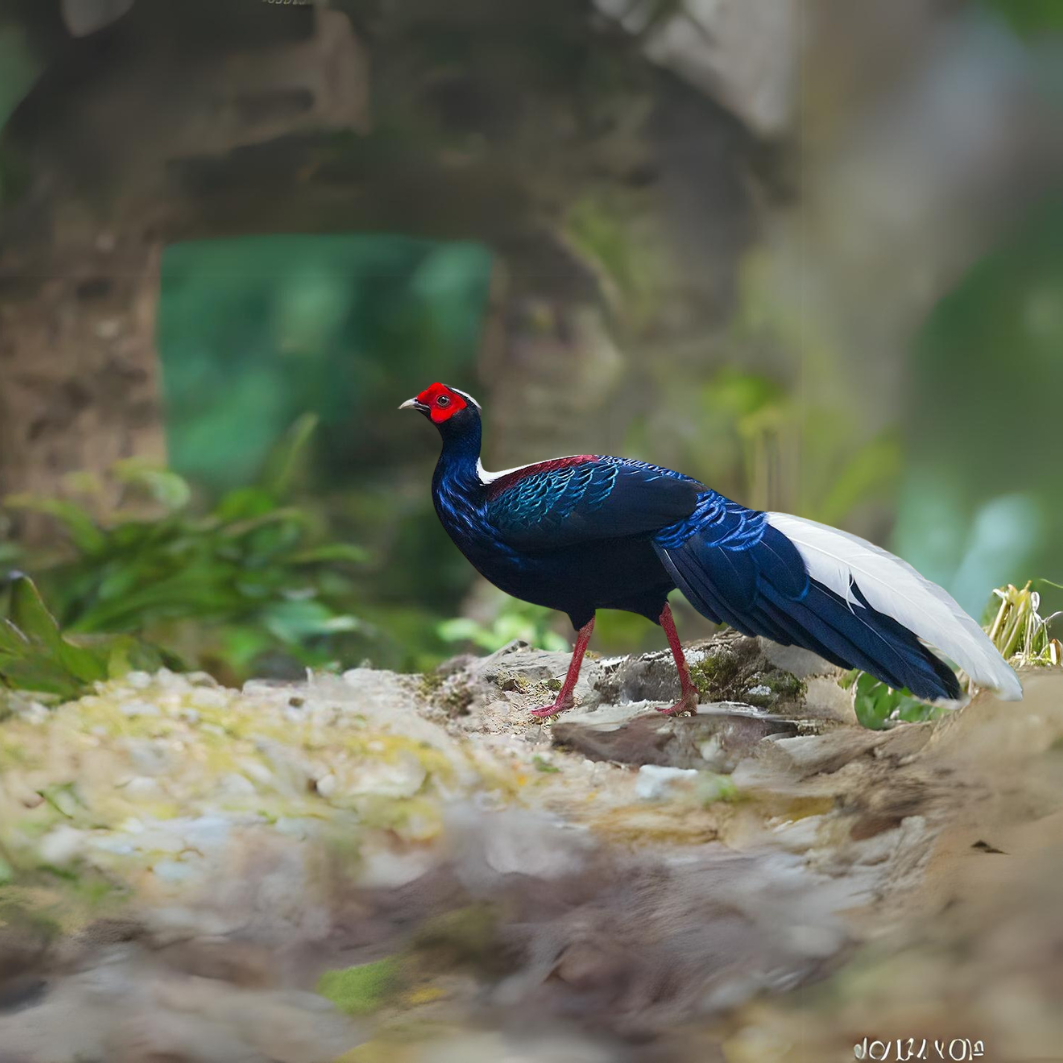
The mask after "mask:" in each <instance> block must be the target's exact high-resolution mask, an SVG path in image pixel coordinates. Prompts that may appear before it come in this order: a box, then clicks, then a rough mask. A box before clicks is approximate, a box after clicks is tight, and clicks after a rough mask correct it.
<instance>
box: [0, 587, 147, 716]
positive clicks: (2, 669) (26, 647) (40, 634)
mask: <svg viewBox="0 0 1063 1063" xmlns="http://www.w3.org/2000/svg"><path fill="white" fill-rule="evenodd" d="M163 663H164V656H163V655H162V654H160V653H159V652H158V651H157V650H154V649H153V648H151V647H149V646H147V645H145V644H144V643H142V642H140V641H139V640H137V639H135V638H133V637H132V636H130V635H102V636H100V635H98V636H84V635H83V636H80V637H71V636H67V635H64V634H63V633H62V632H61V631H60V629H59V625H58V623H56V620H55V618H54V617H53V616H52V614H51V613H50V612H49V611H48V609H47V607H46V606H45V604H44V602H43V601H42V599H41V596H40V593H39V592H38V590H37V588H36V587H35V586H34V584H33V581H32V580H30V579H29V578H28V577H26V576H23V575H21V574H16V575H15V576H14V577H13V578H12V579H11V580H10V581H9V584H8V586H7V587H6V588H5V590H4V592H3V595H2V596H0V686H3V687H6V688H7V689H9V690H19V691H25V692H28V693H31V694H33V695H34V696H37V697H44V698H49V697H51V698H55V699H58V700H68V699H70V698H76V697H79V696H80V695H81V694H83V693H85V692H86V691H87V690H89V689H90V688H91V687H92V684H93V683H95V682H97V681H99V680H101V679H108V678H112V677H115V676H119V675H123V674H125V673H126V672H128V671H130V670H131V669H146V670H154V669H157V668H160V667H162V665H163Z"/></svg>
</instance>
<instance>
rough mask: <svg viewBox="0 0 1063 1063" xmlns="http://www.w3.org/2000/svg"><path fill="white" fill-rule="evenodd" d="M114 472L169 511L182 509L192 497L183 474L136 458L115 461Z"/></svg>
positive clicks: (124, 481)
mask: <svg viewBox="0 0 1063 1063" xmlns="http://www.w3.org/2000/svg"><path fill="white" fill-rule="evenodd" d="M114 473H115V476H117V477H118V479H119V480H121V481H122V482H123V483H126V484H129V485H130V486H131V487H139V488H141V489H142V490H144V491H146V492H147V493H148V494H149V495H150V496H151V497H152V498H154V499H155V501H156V502H158V503H159V505H161V506H163V507H165V508H166V509H167V510H169V511H171V512H172V511H174V510H178V509H183V508H184V507H185V506H187V505H188V503H189V501H190V500H191V498H192V489H191V488H190V487H189V485H188V481H187V480H186V479H185V478H184V477H183V476H178V475H177V473H175V472H171V471H170V470H169V469H165V468H160V467H159V466H157V465H151V464H148V463H146V462H144V461H141V460H140V459H138V458H128V459H126V460H125V461H119V462H117V463H116V464H115V466H114Z"/></svg>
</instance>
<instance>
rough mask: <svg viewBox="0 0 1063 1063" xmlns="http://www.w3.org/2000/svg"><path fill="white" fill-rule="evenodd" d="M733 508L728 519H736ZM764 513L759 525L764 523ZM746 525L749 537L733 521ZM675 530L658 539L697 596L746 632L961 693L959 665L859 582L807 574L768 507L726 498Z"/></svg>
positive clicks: (662, 553) (930, 693)
mask: <svg viewBox="0 0 1063 1063" xmlns="http://www.w3.org/2000/svg"><path fill="white" fill-rule="evenodd" d="M728 518H730V520H729V519H728ZM757 518H760V519H761V529H760V531H761V534H760V535H759V536H757V535H752V534H750V531H756V530H757V529H756V523H757ZM739 523H740V525H741V530H742V532H743V536H742V538H741V545H740V546H738V547H737V548H736V547H733V546H729V545H724V543H734V542H736V541H738V539H737V537H736V535H735V533H734V525H736V524H739ZM693 524H694V522H693V521H691V522H688V525H687V528H686V529H683V530H684V531H686V530H689V534H688V535H687V536H686V537H685V538H683V537H682V535H680V534H677V533H676V530H675V529H673V530H671V531H670V533H669V535H668V536H667V537H664V536H662V537H661V540H659V541H655V543H654V547H655V549H656V550H657V553H658V556H659V557H660V558H661V560H662V562H663V563H664V565H665V567H666V568H667V569H668V571H669V573H670V574H671V575H672V578H673V579H674V580H675V582H676V585H677V586H678V587H679V589H680V590H681V591H682V592H683V593H684V594H685V595H686V597H687V599H688V600H689V601H690V603H691V605H693V606H694V608H695V609H697V610H698V611H699V612H700V613H702V614H703V615H705V616H707V617H708V618H709V619H710V620H713V621H715V622H717V623H719V622H721V621H723V622H725V623H727V624H730V625H731V627H733V628H735V629H736V630H738V631H740V632H742V633H743V634H745V635H763V636H765V637H767V638H770V639H773V640H774V641H776V642H779V643H782V644H783V645H785V646H801V647H803V648H804V649H808V650H811V651H812V652H814V653H817V654H819V655H820V656H821V657H823V658H824V659H826V660H828V661H830V662H831V663H832V664H836V665H839V666H840V667H842V668H859V669H861V670H862V671H865V672H868V673H869V674H871V675H873V676H875V677H876V678H877V679H880V680H881V681H882V682H884V683H886V684H887V685H889V686H891V687H895V688H907V689H908V690H910V691H911V692H912V694H914V695H915V696H916V697H919V698H924V699H927V700H931V701H932V700H937V699H950V700H955V699H957V698H959V697H960V686H959V683H958V681H957V679H956V676H955V674H954V673H953V672H952V670H951V669H950V668H949V667H948V666H947V665H946V664H945V663H944V662H943V661H941V660H940V659H939V658H938V657H937V656H936V655H935V654H934V653H933V652H931V651H930V650H929V649H928V648H927V647H926V646H924V645H923V644H922V642H920V641H919V639H918V637H917V636H916V635H914V634H913V633H912V632H911V631H909V630H908V629H907V628H905V627H903V626H902V625H901V624H899V623H898V622H897V621H896V620H894V619H893V618H892V617H889V616H887V615H885V614H884V613H881V612H879V611H877V610H875V609H873V608H872V607H871V606H870V605H869V604H868V602H867V600H866V599H865V598H864V597H863V595H862V594H861V593H860V591H859V589H858V588H856V587H855V586H854V587H853V597H854V598H855V599H856V600H855V601H854V602H848V601H846V600H844V599H843V598H842V597H841V596H840V595H838V594H836V593H835V592H834V591H833V590H831V589H830V588H828V587H826V586H824V585H823V584H821V583H818V582H816V581H815V580H811V579H809V576H808V571H807V568H806V566H805V564H804V561H803V559H802V558H801V555H800V553H799V552H798V550H797V548H796V547H795V546H794V544H793V543H792V542H790V540H789V539H788V538H787V537H786V536H785V535H783V534H782V533H781V532H779V531H778V530H777V529H775V528H773V527H772V526H771V525H769V524H767V522H766V519H764V514H761V513H756V512H754V511H752V510H744V509H742V507H738V506H735V505H734V503H729V504H728V510H727V512H725V513H724V515H723V516H722V517H721V514H720V510H719V509H716V510H714V511H713V513H712V521H711V524H706V525H704V526H702V527H698V526H691V525H693Z"/></svg>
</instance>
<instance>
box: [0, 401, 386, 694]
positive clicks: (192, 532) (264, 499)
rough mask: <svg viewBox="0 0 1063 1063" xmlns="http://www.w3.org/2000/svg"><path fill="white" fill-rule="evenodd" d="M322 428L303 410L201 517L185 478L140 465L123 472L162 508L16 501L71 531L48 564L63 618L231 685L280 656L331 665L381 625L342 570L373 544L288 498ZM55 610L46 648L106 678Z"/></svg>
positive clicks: (43, 572)
mask: <svg viewBox="0 0 1063 1063" xmlns="http://www.w3.org/2000/svg"><path fill="white" fill-rule="evenodd" d="M313 427H314V420H313V418H301V419H300V420H299V421H298V422H297V423H296V424H295V426H294V427H293V428H292V429H291V431H290V432H289V433H288V435H287V437H286V438H285V439H284V440H282V442H281V443H280V444H279V445H278V446H277V447H276V448H275V449H274V452H273V453H272V454H271V456H270V458H269V460H268V461H267V462H266V466H265V471H264V473H263V474H262V476H261V477H260V479H259V480H258V482H257V483H255V484H253V485H251V486H247V487H241V488H237V489H235V490H232V491H230V492H228V493H227V494H225V495H223V496H222V497H221V498H220V499H219V501H218V502H217V503H216V504H215V505H214V506H213V507H212V508H211V509H210V510H209V511H208V512H207V513H205V514H203V515H198V514H197V513H195V512H194V510H193V508H192V506H191V502H190V499H191V497H192V491H191V489H190V487H189V485H188V483H187V482H186V481H185V480H184V479H183V478H182V477H180V476H177V475H176V474H175V473H172V472H170V471H168V470H165V469H158V468H154V467H151V466H148V465H145V464H143V463H138V462H126V463H123V464H122V465H120V466H119V467H118V468H117V469H116V475H117V476H118V478H119V479H120V480H121V481H122V482H123V483H125V484H126V485H128V486H129V487H130V488H131V489H133V490H134V491H136V492H139V493H140V494H146V495H147V496H149V497H150V499H151V500H152V505H153V507H154V508H153V510H152V512H151V515H150V516H144V515H142V514H140V513H137V514H128V513H118V514H116V515H115V516H114V518H113V519H112V520H111V521H109V522H106V523H105V522H103V521H100V520H97V519H96V518H95V517H94V516H93V514H92V513H91V512H90V511H89V510H88V509H87V508H85V507H83V506H81V505H79V504H77V503H74V502H70V501H58V500H55V499H37V498H30V497H19V498H11V499H8V500H7V505H8V506H11V507H13V508H22V509H28V510H33V511H35V512H38V513H44V514H47V515H49V516H51V517H53V518H54V519H56V520H57V521H59V522H60V524H61V525H62V527H63V529H64V531H65V533H66V537H67V539H68V541H69V545H70V548H71V554H72V556H68V557H66V558H64V559H62V560H61V561H59V562H58V563H57V564H53V565H50V566H45V567H42V568H41V569H40V570H39V579H40V581H41V584H42V587H43V588H44V590H45V593H46V597H47V598H48V600H49V601H50V602H51V603H52V605H53V607H54V608H55V609H56V611H57V614H58V616H59V620H60V622H61V623H62V624H63V625H64V627H65V628H66V629H67V630H68V631H69V632H72V633H76V634H77V635H79V636H86V635H98V634H99V633H102V632H109V633H114V632H119V633H121V632H137V633H139V634H142V635H143V636H144V637H145V638H147V639H149V640H150V641H152V642H155V643H157V644H159V645H162V646H166V647H168V648H169V649H171V650H173V651H175V652H177V653H178V654H179V655H180V656H182V657H185V658H186V659H187V660H188V663H189V664H190V665H194V666H199V667H205V668H207V669H208V670H211V671H213V672H215V673H218V674H220V678H223V679H226V680H229V681H239V680H241V679H243V678H245V677H247V676H248V675H250V674H251V672H252V671H253V670H254V669H255V667H256V665H260V664H261V663H262V659H263V658H264V657H266V655H270V654H272V655H274V656H276V655H280V657H281V658H282V659H283V660H285V661H287V662H289V665H290V666H291V668H290V669H289V670H293V669H294V668H295V667H306V666H313V667H325V666H327V665H328V664H329V663H331V662H332V661H333V660H334V659H335V658H336V657H337V655H338V652H339V648H340V640H341V639H342V638H343V637H345V636H352V635H356V634H357V635H361V636H363V637H364V636H366V635H368V634H370V632H369V630H368V628H367V625H365V624H364V623H363V622H362V621H361V620H360V619H358V618H357V617H355V616H354V615H353V612H352V610H351V603H352V599H353V597H354V595H355V587H354V584H353V582H352V580H351V579H350V578H349V575H347V574H345V571H344V570H345V569H346V568H349V567H350V566H351V565H355V564H358V563H360V562H362V561H364V560H365V554H364V552H363V551H362V550H360V549H359V548H357V547H354V546H351V545H348V544H345V543H339V542H330V541H327V540H326V539H324V537H323V534H322V531H321V529H320V528H319V527H317V526H315V522H314V520H313V519H312V518H311V516H310V515H309V514H308V513H307V512H305V511H304V510H301V509H299V508H297V507H295V506H292V505H288V504H285V498H284V494H285V492H287V491H288V489H289V487H290V485H291V483H292V482H293V480H294V478H295V470H296V469H297V467H298V465H299V462H300V458H301V455H302V454H303V452H304V450H305V448H306V446H307V443H308V441H309V439H310V436H311V433H312V431H313ZM38 601H39V599H38ZM31 604H32V603H31ZM48 620H49V621H50V622H51V625H52V627H51V628H49V627H48V624H47V623H46V622H45V621H44V620H43V619H42V618H37V620H36V622H35V624H34V626H33V631H34V632H35V633H36V637H37V640H38V643H39V644H41V645H45V643H44V641H43V640H44V639H45V638H46V636H47V637H48V638H50V642H47V643H46V645H47V646H48V647H49V648H50V650H51V652H52V653H53V655H55V656H56V658H57V660H58V659H60V657H59V655H60V651H61V650H62V657H61V660H62V663H63V664H64V666H65V667H66V670H67V672H69V673H70V674H71V675H72V676H73V677H74V679H76V680H77V681H78V682H85V681H92V680H93V679H98V678H102V677H103V676H104V675H106V674H107V668H105V667H103V666H102V665H101V664H100V663H99V662H98V661H96V658H95V657H93V658H91V659H90V657H89V656H87V654H88V651H87V650H83V649H78V651H77V654H74V651H71V650H65V649H63V648H62V644H61V641H57V640H59V636H58V629H57V628H56V627H55V624H54V621H51V618H50V617H49V618H48ZM16 623H17V620H16ZM49 631H51V632H52V634H51V635H49V634H48V632H49ZM106 645H107V646H108V647H109V649H108V652H109V653H111V654H112V656H113V655H114V654H116V653H118V652H119V651H120V650H123V649H124V652H125V653H126V654H127V655H128V653H129V650H128V647H126V646H125V644H123V643H118V644H115V643H114V642H113V640H112V641H109V642H107V644H106ZM99 652H100V651H97V653H99ZM72 654H74V655H73V656H71V655H72ZM68 658H70V660H68ZM34 661H36V662H38V664H39V661H40V658H39V655H38V656H37V657H35V658H34ZM24 667H28V665H26V666H24ZM45 678H46V677H45V676H43V675H42V676H40V677H38V678H37V679H35V680H34V681H36V682H43V681H44V680H45ZM26 681H27V679H25V678H23V679H22V680H20V685H22V686H25V683H26ZM46 689H49V690H54V692H55V693H58V694H63V695H65V696H72V691H73V690H75V689H77V684H76V683H73V682H70V681H68V682H65V683H64V682H61V681H60V680H59V679H58V678H56V677H55V676H54V675H53V676H52V678H51V681H50V685H49V686H48V687H47V688H46Z"/></svg>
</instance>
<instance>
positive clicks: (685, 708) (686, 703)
mask: <svg viewBox="0 0 1063 1063" xmlns="http://www.w3.org/2000/svg"><path fill="white" fill-rule="evenodd" d="M657 711H658V712H660V713H664V715H665V716H678V715H679V714H680V713H681V712H697V711H698V692H697V691H696V690H688V691H686V692H685V693H684V694H683V696H682V697H681V698H680V699H679V700H678V701H677V702H676V703H675V704H674V705H662V706H661V708H659V709H658V710H657Z"/></svg>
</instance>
